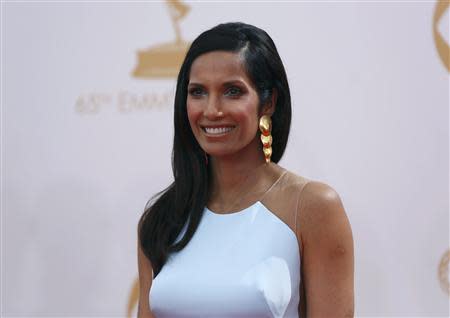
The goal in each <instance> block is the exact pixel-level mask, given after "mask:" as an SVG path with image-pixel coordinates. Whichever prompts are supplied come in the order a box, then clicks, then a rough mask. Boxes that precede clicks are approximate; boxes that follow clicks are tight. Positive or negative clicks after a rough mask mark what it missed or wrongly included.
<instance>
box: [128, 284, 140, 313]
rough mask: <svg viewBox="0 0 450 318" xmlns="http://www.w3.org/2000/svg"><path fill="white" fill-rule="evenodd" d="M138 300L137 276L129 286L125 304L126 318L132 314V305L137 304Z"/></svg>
mask: <svg viewBox="0 0 450 318" xmlns="http://www.w3.org/2000/svg"><path fill="white" fill-rule="evenodd" d="M138 301H139V278H136V279H135V280H134V282H133V285H132V286H131V292H130V295H129V296H128V305H127V318H131V315H132V314H133V310H134V307H136V305H137V304H138Z"/></svg>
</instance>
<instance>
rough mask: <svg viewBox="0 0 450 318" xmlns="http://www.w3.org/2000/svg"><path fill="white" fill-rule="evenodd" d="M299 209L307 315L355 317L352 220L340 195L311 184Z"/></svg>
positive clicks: (303, 195) (324, 186) (304, 190)
mask: <svg viewBox="0 0 450 318" xmlns="http://www.w3.org/2000/svg"><path fill="white" fill-rule="evenodd" d="M301 202H302V203H301V205H300V207H299V211H298V213H299V219H300V235H301V241H302V245H303V256H302V257H303V261H302V263H303V277H304V285H305V293H306V315H307V317H308V318H309V317H313V318H316V317H317V318H319V317H320V318H322V317H326V318H332V317H333V318H334V317H336V318H341V317H353V316H354V278H353V276H354V255H353V236H352V231H351V227H350V223H349V220H348V218H347V215H346V213H345V210H344V207H343V205H342V202H341V199H340V197H339V195H338V193H337V192H336V191H335V190H334V189H333V188H331V187H330V186H328V185H327V184H325V183H322V182H318V181H311V182H309V183H308V184H307V185H306V186H305V188H304V189H303V191H302V199H301Z"/></svg>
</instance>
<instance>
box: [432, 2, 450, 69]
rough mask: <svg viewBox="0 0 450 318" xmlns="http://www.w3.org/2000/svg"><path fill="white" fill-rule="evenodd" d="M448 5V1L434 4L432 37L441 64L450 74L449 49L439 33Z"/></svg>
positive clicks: (449, 3)
mask: <svg viewBox="0 0 450 318" xmlns="http://www.w3.org/2000/svg"><path fill="white" fill-rule="evenodd" d="M449 5H450V2H449V1H442V0H439V1H438V2H437V3H436V8H435V11H434V15H433V36H434V43H435V44H436V50H437V52H438V54H439V57H440V58H441V61H442V63H444V66H445V67H446V68H447V71H449V72H450V47H449V44H448V43H447V42H446V41H445V39H444V37H443V36H442V35H441V33H440V32H439V23H440V21H441V19H442V17H443V16H444V14H445V12H446V11H448V8H449Z"/></svg>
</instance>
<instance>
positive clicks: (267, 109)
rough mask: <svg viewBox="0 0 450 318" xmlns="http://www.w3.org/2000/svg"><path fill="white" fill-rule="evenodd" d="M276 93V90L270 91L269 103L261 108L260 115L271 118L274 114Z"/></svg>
mask: <svg viewBox="0 0 450 318" xmlns="http://www.w3.org/2000/svg"><path fill="white" fill-rule="evenodd" d="M277 98H278V91H277V89H276V88H273V89H272V95H271V96H270V99H269V101H268V102H267V103H266V104H265V105H264V106H263V108H262V111H261V115H269V116H272V115H273V113H274V112H275V106H276V105H277Z"/></svg>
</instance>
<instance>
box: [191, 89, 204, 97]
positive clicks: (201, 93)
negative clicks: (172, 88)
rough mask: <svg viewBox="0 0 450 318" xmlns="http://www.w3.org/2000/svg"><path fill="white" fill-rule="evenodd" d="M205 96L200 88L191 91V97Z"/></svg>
mask: <svg viewBox="0 0 450 318" xmlns="http://www.w3.org/2000/svg"><path fill="white" fill-rule="evenodd" d="M204 94H205V92H204V91H203V89H202V88H200V87H193V88H191V89H190V90H189V95H191V96H194V97H200V96H202V95H204Z"/></svg>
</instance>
